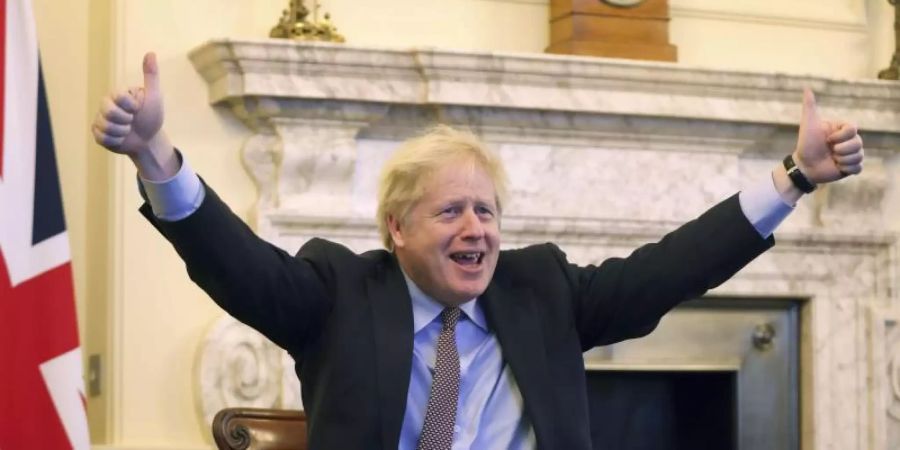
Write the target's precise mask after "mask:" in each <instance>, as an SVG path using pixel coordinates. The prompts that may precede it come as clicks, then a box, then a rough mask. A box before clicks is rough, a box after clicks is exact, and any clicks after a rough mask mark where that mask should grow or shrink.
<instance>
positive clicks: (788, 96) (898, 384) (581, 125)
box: [190, 39, 900, 450]
mask: <svg viewBox="0 0 900 450" xmlns="http://www.w3.org/2000/svg"><path fill="white" fill-rule="evenodd" d="M190 58H191V60H192V62H193V64H194V66H195V68H196V69H197V71H198V72H199V73H200V74H201V75H202V77H203V78H204V79H205V80H206V81H207V83H208V86H209V100H210V103H211V104H212V105H214V106H215V107H217V108H222V109H225V110H228V111H230V112H231V113H233V114H235V115H236V116H237V117H239V118H240V119H241V120H242V121H243V122H244V123H245V124H246V125H247V126H248V127H249V128H250V129H251V130H252V132H253V134H252V136H251V137H249V138H248V139H247V140H246V141H245V142H235V143H234V148H233V150H234V152H235V153H236V154H238V153H239V154H240V157H241V158H242V159H243V161H244V163H245V167H246V168H247V171H248V173H249V174H250V176H251V177H252V179H253V180H254V181H255V183H256V186H257V188H258V193H259V196H258V202H257V205H256V210H255V211H254V214H253V217H252V220H253V221H254V222H255V223H254V225H255V226H256V230H257V231H258V233H260V234H261V235H262V236H263V237H265V238H266V239H268V240H270V241H272V242H274V243H276V244H277V245H279V246H281V247H283V248H284V249H286V250H288V251H290V252H293V251H295V250H296V249H297V248H298V247H299V246H300V244H301V243H302V242H304V241H305V240H306V239H308V238H310V237H312V236H319V237H324V238H328V239H332V240H336V241H339V242H341V243H343V244H345V245H347V246H349V247H350V248H352V249H355V250H359V251H362V250H367V249H371V248H375V247H377V246H378V245H379V243H378V242H379V240H378V236H377V229H376V226H375V223H374V221H373V217H374V211H375V195H374V190H375V181H376V177H377V174H378V170H379V169H380V166H381V163H382V162H383V161H384V160H385V158H386V157H387V156H388V155H389V154H390V151H391V150H392V149H393V148H394V147H395V146H396V144H397V143H398V142H399V141H402V140H403V139H405V138H406V137H408V136H410V135H412V134H414V133H416V132H417V131H419V130H421V129H422V128H423V127H425V126H427V125H428V124H431V123H434V122H445V123H449V124H452V125H457V126H465V127H468V128H470V129H472V130H473V131H475V132H476V133H478V134H479V135H480V136H482V137H483V138H484V139H485V140H486V141H487V142H488V143H489V144H490V145H492V146H493V147H494V148H495V149H496V150H497V151H498V152H499V153H500V155H501V156H502V158H503V159H504V160H505V162H506V164H507V168H508V170H509V172H510V177H511V196H510V197H511V199H510V200H511V201H510V203H509V205H508V208H507V210H506V211H505V214H504V220H503V239H504V246H505V247H517V246H522V245H527V244H531V243H537V242H545V241H552V242H555V243H557V244H558V245H559V246H560V247H561V248H562V249H563V250H564V251H566V253H567V254H568V256H569V259H570V261H573V262H577V263H580V264H587V263H595V262H599V261H601V260H603V259H605V258H607V257H610V256H620V255H626V254H628V253H629V252H630V251H631V250H633V249H634V248H636V247H637V246H639V245H640V244H642V243H645V242H648V241H652V240H656V239H658V238H659V237H661V236H662V235H663V234H664V233H665V232H666V231H668V230H670V229H672V228H674V227H675V226H677V225H678V224H680V223H682V222H684V221H686V220H689V219H690V218H692V217H693V216H695V215H697V214H698V213H700V212H702V211H703V210H705V209H706V208H707V207H708V206H710V205H712V204H713V203H714V202H716V201H718V200H720V199H723V198H725V197H727V196H729V195H731V194H733V193H734V192H736V191H738V190H740V189H741V188H742V187H744V186H746V185H748V184H749V183H751V182H753V181H755V180H759V179H761V178H763V177H767V176H768V171H769V169H770V168H771V167H772V166H773V165H774V164H776V163H777V162H778V161H779V160H780V159H781V157H783V155H784V153H785V152H787V151H790V149H792V148H793V145H794V142H793V141H794V139H795V133H796V123H797V119H798V117H799V114H800V109H799V107H800V95H801V90H802V88H803V87H810V88H812V89H813V90H814V91H815V92H816V94H817V96H818V99H819V105H820V109H821V110H822V112H823V114H824V115H826V116H839V117H846V118H852V119H853V120H856V121H857V122H858V123H859V126H860V129H861V130H863V137H864V139H865V140H866V152H867V153H866V154H867V163H866V170H865V171H864V173H863V175H862V176H859V177H854V178H852V179H849V180H846V181H845V182H843V183H840V184H837V185H834V186H829V187H827V188H825V189H820V190H819V191H817V193H816V194H815V195H814V196H812V197H811V198H808V199H805V200H804V201H803V202H802V204H801V205H799V206H798V208H797V210H796V211H795V212H794V213H793V214H792V216H791V217H790V218H789V220H788V221H787V222H786V223H785V224H784V225H783V226H782V227H781V228H780V229H779V232H778V233H777V234H776V240H777V242H778V243H777V245H776V247H775V248H773V249H772V250H771V251H769V252H768V253H766V254H765V255H763V256H762V257H761V258H759V259H758V260H756V261H754V262H753V263H751V264H750V265H749V266H748V267H746V268H745V269H744V270H743V271H742V272H740V273H739V274H738V275H737V276H736V277H735V278H733V279H732V280H730V281H728V282H727V283H725V284H724V285H722V286H721V287H719V288H717V289H715V290H714V291H712V292H710V293H709V295H708V297H707V298H704V299H701V300H698V301H696V302H693V303H690V304H688V305H685V306H684V307H683V308H680V309H679V310H677V311H676V312H674V313H673V314H672V315H671V317H669V318H667V319H666V320H665V321H664V322H663V324H662V325H661V326H660V329H659V330H657V332H655V333H654V334H652V335H650V336H648V337H647V338H645V341H646V342H643V341H644V340H639V341H634V342H627V343H623V344H617V345H615V346H612V347H610V348H604V349H597V350H594V351H592V352H589V353H588V354H586V356H585V361H586V366H587V369H588V371H589V376H592V374H599V376H606V377H617V376H618V375H620V374H627V373H637V374H643V375H645V376H655V375H657V374H663V373H672V374H676V375H678V374H681V375H679V376H681V377H682V378H685V376H684V374H708V375H715V374H724V378H720V379H721V380H725V381H721V383H722V384H723V385H729V386H732V387H733V392H735V393H737V394H736V398H737V406H736V407H735V408H736V410H737V411H741V407H742V406H741V401H742V399H744V400H743V401H744V402H745V403H744V406H745V407H748V406H753V405H751V404H752V403H753V402H754V401H755V402H756V403H758V404H761V406H760V405H756V406H753V407H757V408H761V409H760V411H766V410H767V409H766V408H768V411H781V412H784V413H785V415H784V416H778V417H777V418H776V419H777V420H775V421H774V422H773V423H776V424H780V425H778V426H781V427H784V428H785V430H786V431H783V434H784V436H787V438H785V439H786V440H784V441H779V442H784V443H786V444H760V442H770V441H760V440H759V439H756V438H754V437H753V436H757V435H762V434H766V435H774V434H777V433H779V431H778V430H774V429H773V427H774V428H777V427H778V426H776V425H771V426H770V425H766V424H760V423H757V422H754V421H755V420H757V419H758V418H759V416H760V415H764V414H765V413H764V412H763V413H753V414H751V415H748V416H747V418H744V416H741V413H740V412H738V413H736V414H737V415H736V416H735V417H736V419H735V422H734V423H735V429H734V433H733V434H734V436H735V437H734V442H736V444H735V446H736V447H737V448H741V449H742V450H751V449H755V448H767V449H772V448H786V449H787V448H797V446H798V445H799V446H800V448H803V449H810V450H811V449H822V450H824V449H835V450H838V449H839V450H852V449H859V450H862V449H887V448H897V447H898V446H900V327H897V326H896V325H897V321H898V320H900V298H898V292H897V288H898V267H897V265H898V256H900V255H898V251H897V245H896V238H895V232H896V230H897V228H898V227H900V224H891V223H890V222H889V220H888V219H887V217H888V216H887V215H886V214H885V213H884V211H885V209H886V208H889V205H888V203H889V202H890V201H891V199H892V198H896V197H895V196H896V190H897V186H896V182H895V181H894V180H896V179H897V175H898V173H897V172H898V170H900V169H897V166H896V165H894V164H893V162H894V161H895V160H896V159H897V158H898V156H900V155H898V153H900V152H898V150H900V84H896V83H890V82H882V81H845V80H834V79H826V78H819V77H803V76H787V75H783V74H761V73H741V72H720V71H713V70H709V69H695V68H687V67H681V66H676V65H672V64H666V63H642V62H625V61H619V60H607V59H597V58H582V57H570V56H549V55H522V54H494V53H471V52H459V51H447V50H435V49H408V50H398V49H384V48H366V47H358V46H348V45H333V44H321V43H295V42H281V41H273V40H229V39H221V40H214V41H210V42H207V43H205V44H203V45H201V46H199V47H198V48H196V49H195V50H194V51H193V52H192V53H191V55H190ZM737 316H741V317H742V318H743V319H741V320H742V321H740V320H738V319H733V317H737ZM732 320H735V321H732ZM685 330H693V331H690V332H686V331H685ZM719 332H722V333H730V334H727V336H728V337H719V336H720V335H717V334H715V333H719ZM721 336H725V334H723V335H721ZM678 339H682V340H683V341H678V342H681V343H680V344H677V345H676V344H675V342H676V341H677V340H678ZM691 339H693V340H691ZM667 343H668V344H669V347H666V344H667ZM703 345H706V346H707V347H702V346H703ZM698 348H704V349H705V350H702V351H692V350H690V349H698ZM678 349H689V351H687V352H686V353H684V352H682V353H683V354H682V353H679V351H678ZM773 349H774V350H773ZM720 350H721V351H720ZM775 350H780V351H784V352H786V353H785V354H784V355H782V360H783V361H785V362H784V363H783V365H779V366H778V367H776V372H774V373H776V374H777V375H776V376H774V377H775V378H777V379H779V380H780V381H779V382H780V383H782V384H777V383H772V384H767V383H765V382H763V383H762V385H763V387H761V388H759V389H762V391H761V392H763V393H764V395H763V397H765V398H767V399H768V400H764V399H762V397H756V396H753V395H746V394H741V393H742V392H743V391H742V390H743V389H748V387H747V386H749V385H748V384H746V383H748V381H747V379H748V378H752V377H753V376H756V377H757V378H756V379H757V381H756V382H757V383H760V382H759V381H758V380H767V379H769V378H771V377H772V376H771V375H762V376H761V375H758V374H757V375H754V371H756V370H757V368H759V367H761V366H765V365H766V364H764V363H760V362H759V361H757V360H760V359H766V358H770V357H771V355H772V354H773V353H772V352H773V351H775ZM760 355H764V356H760ZM770 359H771V358H770ZM779 364H781V363H779ZM776 365H777V364H776ZM197 367H198V371H197V373H198V380H197V382H198V391H199V392H200V393H201V395H200V396H199V399H198V402H199V403H200V404H199V409H201V410H202V411H203V418H202V421H205V422H206V423H208V422H209V421H210V420H211V418H212V415H213V414H214V413H215V412H216V411H217V410H218V409H220V408H221V407H224V406H234V405H247V406H259V407H285V408H298V407H301V404H300V398H299V385H298V384H297V381H296V379H295V376H294V374H293V366H292V363H291V361H290V360H289V357H287V356H286V355H285V354H284V353H283V352H281V351H279V350H278V349H277V348H275V347H274V346H273V345H272V344H270V343H268V342H267V341H265V340H264V339H263V338H262V337H261V336H259V335H257V334H255V333H254V332H252V330H248V329H247V328H246V327H244V326H243V325H240V324H238V323H236V322H234V321H233V320H232V319H230V318H228V317H223V318H222V319H221V320H220V321H219V322H217V323H216V324H215V325H214V326H213V328H212V329H211V331H210V333H209V334H208V336H207V338H206V340H205V342H204V343H203V345H202V346H201V348H200V349H199V350H198V360H197ZM687 378H690V377H687ZM710 380H712V379H710ZM710 380H706V381H703V383H707V384H709V383H716V382H717V381H714V380H712V381H710ZM728 380H731V381H728ZM607 382H608V381H607ZM742 383H743V384H742ZM751 384H752V383H751ZM766 396H767V397H766ZM748 399H749V400H748ZM753 399H755V400H753ZM747 402H749V403H747ZM767 402H768V403H767ZM754 430H757V431H754ZM760 430H761V431H760ZM742 433H743V434H742ZM747 433H750V434H749V435H747ZM745 435H747V436H750V437H749V438H746V439H745V438H744V436H745Z"/></svg>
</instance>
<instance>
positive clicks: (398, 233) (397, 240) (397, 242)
mask: <svg viewBox="0 0 900 450" xmlns="http://www.w3.org/2000/svg"><path fill="white" fill-rule="evenodd" d="M401 222H402V221H401V220H399V219H397V218H396V217H394V215H393V214H390V215H388V217H387V227H388V232H389V233H391V240H392V241H394V248H403V246H404V241H403V230H401V226H402V224H401Z"/></svg>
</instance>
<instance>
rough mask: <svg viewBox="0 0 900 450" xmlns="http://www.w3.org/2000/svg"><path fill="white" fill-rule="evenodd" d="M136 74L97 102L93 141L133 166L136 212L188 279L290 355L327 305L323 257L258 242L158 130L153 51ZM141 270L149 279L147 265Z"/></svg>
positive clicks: (157, 87) (309, 333) (315, 329)
mask: <svg viewBox="0 0 900 450" xmlns="http://www.w3.org/2000/svg"><path fill="white" fill-rule="evenodd" d="M143 72H144V84H143V86H136V87H132V88H129V89H123V90H120V91H118V92H115V93H113V94H111V95H109V96H108V97H106V98H104V99H103V102H102V103H101V106H100V111H99V112H98V113H97V116H96V118H95V120H94V124H93V127H92V130H93V133H94V138H95V139H96V141H97V143H99V144H100V145H102V146H103V147H105V148H107V149H108V150H110V151H111V152H114V153H117V154H123V155H126V156H128V157H129V158H130V159H131V161H132V162H133V163H134V165H135V167H137V170H138V173H139V176H140V180H141V185H142V186H143V187H144V189H145V190H146V198H147V200H148V204H145V205H144V206H143V207H142V208H141V212H142V213H143V214H144V215H145V217H146V218H147V219H148V220H149V221H150V222H151V223H152V224H153V226H154V227H156V228H157V229H158V230H159V231H160V232H161V233H162V234H163V235H164V236H165V237H166V239H168V240H169V241H170V242H171V243H172V245H173V246H174V247H175V250H176V251H177V252H178V255H179V256H180V257H181V259H182V260H184V262H185V264H186V266H187V270H188V274H189V275H190V277H191V279H192V280H193V281H194V282H195V283H197V284H198V285H199V286H200V287H201V288H203V290H204V291H206V293H207V294H209V296H210V297H212V298H213V300H215V301H216V303H218V304H219V306H221V307H222V308H223V309H225V310H226V311H227V312H228V313H229V314H231V315H233V316H234V317H236V318H237V319H239V320H241V321H242V322H244V323H246V324H248V325H250V326H252V327H253V328H256V329H257V330H259V331H260V332H262V333H263V334H265V335H266V336H267V337H269V339H271V340H272V341H274V342H275V343H277V344H278V345H280V346H282V347H284V348H286V349H288V350H291V351H292V353H294V354H295V356H296V352H298V351H302V347H303V346H304V343H305V342H307V341H308V340H309V339H311V338H312V337H314V335H315V334H316V333H318V329H319V328H320V327H321V324H322V323H323V322H324V320H323V318H324V315H325V314H326V313H327V311H328V309H329V308H330V305H331V302H330V301H329V298H330V296H329V294H328V287H327V286H328V282H327V281H325V277H323V276H322V274H323V273H328V272H329V268H328V259H327V255H326V257H318V258H295V257H293V256H291V255H289V254H287V253H286V252H284V251H283V250H281V249H279V248H278V247H276V246H274V245H272V244H269V243H268V242H265V241H264V240H262V239H260V238H259V237H257V236H256V235H255V234H254V233H253V231H252V230H251V229H250V228H249V227H248V226H247V225H246V224H244V222H243V221H241V220H240V218H238V217H237V216H236V215H235V214H234V213H232V211H231V210H230V209H229V208H228V207H227V206H226V205H225V204H224V203H223V202H222V201H221V200H220V199H219V198H218V196H217V195H216V194H215V192H214V191H213V190H212V189H210V188H209V187H208V186H205V185H204V184H202V183H201V182H200V180H199V178H198V177H197V175H196V174H195V173H193V172H192V171H190V169H189V167H187V164H186V163H185V164H183V163H182V161H181V160H180V158H179V157H178V154H177V153H176V151H175V149H174V147H173V146H172V144H171V142H170V141H169V138H168V137H167V136H166V134H165V132H164V131H163V118H164V113H163V95H162V90H161V88H160V80H159V67H158V64H157V62H156V56H155V55H154V54H153V53H148V54H147V55H146V56H145V57H144V61H143ZM151 207H152V209H151ZM173 211H175V213H174V214H173ZM306 253H307V254H310V252H306ZM143 273H144V274H145V276H146V277H147V278H148V281H150V282H152V277H153V270H152V267H150V268H147V270H145V271H144V272H143Z"/></svg>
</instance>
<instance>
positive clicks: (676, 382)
mask: <svg viewBox="0 0 900 450" xmlns="http://www.w3.org/2000/svg"><path fill="white" fill-rule="evenodd" d="M736 375H737V373H736V372H733V371H708V372H707V371H627V370H611V371H608V370H588V371H587V386H588V399H589V400H588V401H589V407H590V415H591V416H590V417H591V434H592V438H593V443H594V448H595V449H604V450H610V449H614V450H706V449H709V450H729V449H735V448H737V429H736V427H737V420H738V419H737V408H736V397H737V394H736V393H737V376H736Z"/></svg>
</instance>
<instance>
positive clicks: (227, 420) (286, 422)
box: [212, 408, 307, 450]
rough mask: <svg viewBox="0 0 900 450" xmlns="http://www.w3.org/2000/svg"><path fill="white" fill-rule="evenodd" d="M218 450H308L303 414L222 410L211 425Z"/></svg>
mask: <svg viewBox="0 0 900 450" xmlns="http://www.w3.org/2000/svg"><path fill="white" fill-rule="evenodd" d="M212 433H213V439H215V441H216V445H217V446H218V448H219V449H220V450H307V445H306V414H304V413H303V412H302V411H288V410H279V409H260V408H225V409H223V410H221V411H219V412H218V413H216V417H215V418H214V419H213V423H212Z"/></svg>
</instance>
